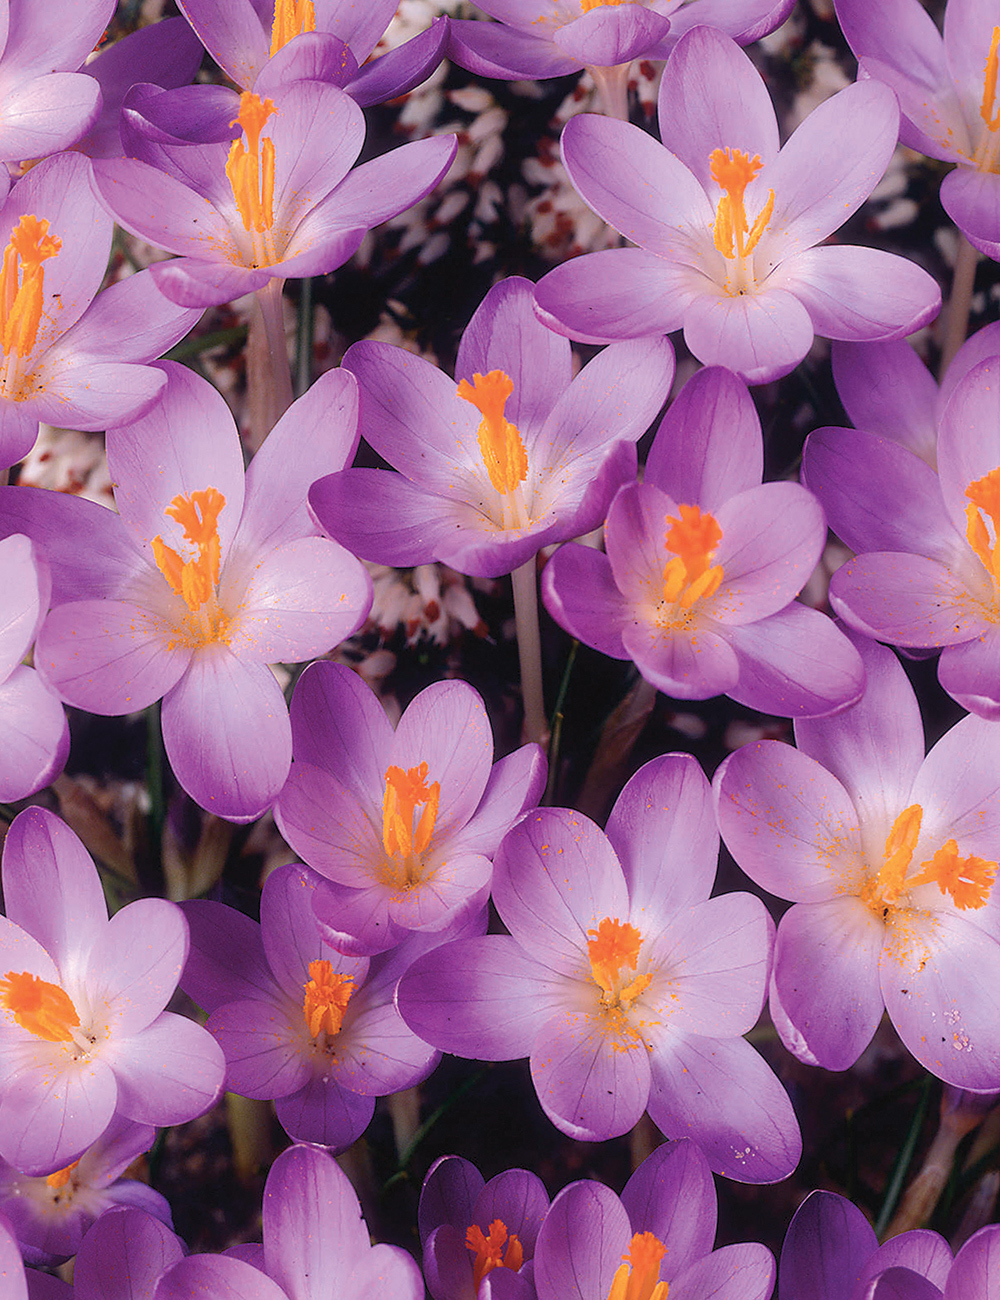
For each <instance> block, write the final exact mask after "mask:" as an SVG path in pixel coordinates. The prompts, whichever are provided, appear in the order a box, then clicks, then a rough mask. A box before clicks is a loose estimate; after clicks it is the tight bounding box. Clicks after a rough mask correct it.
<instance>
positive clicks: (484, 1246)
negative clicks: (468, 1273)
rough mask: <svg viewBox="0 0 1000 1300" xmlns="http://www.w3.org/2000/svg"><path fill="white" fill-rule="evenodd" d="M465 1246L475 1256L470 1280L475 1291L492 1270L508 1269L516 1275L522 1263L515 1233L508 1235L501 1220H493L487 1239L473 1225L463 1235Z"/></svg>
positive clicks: (480, 1229) (522, 1254) (522, 1253)
mask: <svg viewBox="0 0 1000 1300" xmlns="http://www.w3.org/2000/svg"><path fill="white" fill-rule="evenodd" d="M465 1245H466V1248H467V1249H468V1250H471V1251H472V1253H473V1254H474V1255H475V1259H473V1261H472V1278H473V1282H474V1284H475V1286H476V1289H477V1290H478V1289H479V1283H480V1282H481V1281H482V1280H483V1278H484V1277H485V1276H486V1274H487V1273H490V1272H492V1271H493V1269H495V1268H510V1269H513V1270H514V1272H515V1273H516V1272H517V1270H518V1269H519V1268H520V1267H521V1265H522V1264H523V1263H524V1248H523V1246H522V1245H521V1243H520V1242H519V1241H518V1239H517V1236H516V1234H515V1233H510V1234H509V1235H508V1233H507V1225H506V1224H505V1223H504V1222H503V1220H502V1219H494V1220H493V1222H492V1223H491V1224H490V1235H489V1236H488V1237H487V1236H484V1235H483V1230H482V1228H480V1227H479V1225H478V1224H476V1223H473V1224H472V1225H471V1227H470V1228H468V1229H467V1231H466V1233H465ZM504 1246H506V1250H505V1249H504Z"/></svg>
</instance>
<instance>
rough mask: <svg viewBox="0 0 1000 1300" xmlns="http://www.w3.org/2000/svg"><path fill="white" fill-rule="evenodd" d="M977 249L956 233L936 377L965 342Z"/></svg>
mask: <svg viewBox="0 0 1000 1300" xmlns="http://www.w3.org/2000/svg"><path fill="white" fill-rule="evenodd" d="M978 261H979V252H978V250H977V249H975V248H973V247H972V245H971V244H970V243H969V241H968V240H967V239H966V237H965V236H964V235H963V234H962V233H961V232H959V236H958V253H957V255H956V257H955V269H954V271H953V272H952V278H951V297H950V298H949V299H948V306H947V307H946V309H945V316H944V342H943V343H942V345H941V369H940V372H939V374H938V378H939V379H943V378H944V373H945V371H946V370H947V369H948V367H949V366H950V365H951V362H952V358H953V357H954V355H955V353H956V352H957V351H958V349H959V348H960V347H961V346H962V344H963V343H964V342H965V336H966V334H967V333H968V329H969V313H970V311H971V310H972V292H973V290H974V289H975V286H976V264H977V263H978Z"/></svg>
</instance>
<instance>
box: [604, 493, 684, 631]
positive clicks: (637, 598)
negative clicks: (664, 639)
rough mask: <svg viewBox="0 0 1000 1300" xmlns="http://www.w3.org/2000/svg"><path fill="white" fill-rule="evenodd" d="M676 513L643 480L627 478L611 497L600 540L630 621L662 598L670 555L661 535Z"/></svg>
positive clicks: (670, 502)
mask: <svg viewBox="0 0 1000 1300" xmlns="http://www.w3.org/2000/svg"><path fill="white" fill-rule="evenodd" d="M677 514H678V508H677V505H676V503H675V502H674V500H673V498H672V497H669V496H668V495H667V494H666V493H665V492H662V491H661V490H660V489H659V488H657V487H653V486H652V485H651V484H646V483H627V484H626V485H625V486H624V487H622V488H621V489H620V491H619V492H618V493H617V495H616V496H615V499H614V500H613V501H612V503H611V508H610V510H609V511H608V518H607V522H606V524H605V536H604V545H605V549H606V551H607V560H608V562H610V565H611V572H612V574H613V575H614V581H615V584H616V586H617V588H618V590H619V591H620V592H621V594H622V596H623V597H625V598H626V601H627V602H628V603H627V604H624V603H623V608H624V610H625V615H626V617H627V618H628V619H629V621H632V620H635V621H638V620H640V619H642V618H645V619H647V620H648V619H649V613H648V612H647V609H650V608H653V609H655V607H656V606H657V605H658V604H659V603H660V602H661V600H662V588H663V570H664V568H665V567H666V563H667V560H668V559H670V555H669V554H668V552H667V550H666V545H665V536H666V532H667V529H668V527H669V523H668V521H669V519H670V518H671V517H676V516H677ZM580 563H582V559H581V561H580ZM589 564H590V567H592V568H593V567H595V566H594V565H593V562H592V561H591V562H589ZM601 567H602V568H603V567H604V566H603V564H602V565H601ZM584 571H585V572H586V568H585V569H584ZM635 606H638V607H639V608H638V609H637V608H634V607H635ZM643 607H646V608H645V609H644V608H643ZM662 631H663V633H664V635H666V634H667V629H666V628H664V629H662Z"/></svg>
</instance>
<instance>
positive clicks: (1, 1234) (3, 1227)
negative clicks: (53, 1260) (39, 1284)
mask: <svg viewBox="0 0 1000 1300" xmlns="http://www.w3.org/2000/svg"><path fill="white" fill-rule="evenodd" d="M0 1279H2V1280H3V1282H4V1285H5V1287H6V1288H7V1290H8V1293H9V1297H10V1300H28V1283H27V1281H26V1280H25V1276H24V1261H23V1260H22V1258H21V1248H20V1246H19V1245H18V1243H17V1238H16V1237H15V1236H14V1234H13V1232H12V1231H11V1230H10V1228H9V1227H8V1226H7V1220H6V1218H0Z"/></svg>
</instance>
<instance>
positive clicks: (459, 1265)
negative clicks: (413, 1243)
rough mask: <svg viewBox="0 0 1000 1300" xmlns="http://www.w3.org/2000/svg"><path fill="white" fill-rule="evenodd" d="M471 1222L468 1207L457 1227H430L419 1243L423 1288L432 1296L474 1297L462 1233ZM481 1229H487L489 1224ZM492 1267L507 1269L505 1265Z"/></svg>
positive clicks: (469, 1258)
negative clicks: (423, 1279) (430, 1230)
mask: <svg viewBox="0 0 1000 1300" xmlns="http://www.w3.org/2000/svg"><path fill="white" fill-rule="evenodd" d="M457 1158H458V1157H456V1156H452V1157H448V1156H445V1157H444V1159H457ZM421 1204H423V1198H421ZM471 1223H472V1215H471V1211H470V1214H469V1215H468V1216H467V1217H466V1220H465V1223H464V1224H463V1225H462V1226H461V1227H459V1228H453V1227H452V1225H451V1224H450V1223H442V1224H441V1225H440V1226H439V1227H436V1228H434V1230H433V1231H432V1232H431V1233H430V1234H429V1236H428V1237H427V1238H426V1240H425V1241H424V1243H423V1268H424V1277H425V1278H426V1281H427V1289H428V1291H430V1293H431V1295H432V1296H433V1297H434V1300H478V1292H477V1290H476V1287H475V1285H474V1280H473V1274H472V1256H471V1254H470V1253H469V1249H468V1247H467V1245H466V1241H465V1234H466V1231H467V1230H468V1227H469V1226H471ZM484 1231H485V1232H487V1233H488V1232H489V1224H487V1225H486V1227H485V1228H484ZM493 1271H494V1272H501V1273H506V1272H509V1270H508V1269H496V1270H493Z"/></svg>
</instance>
